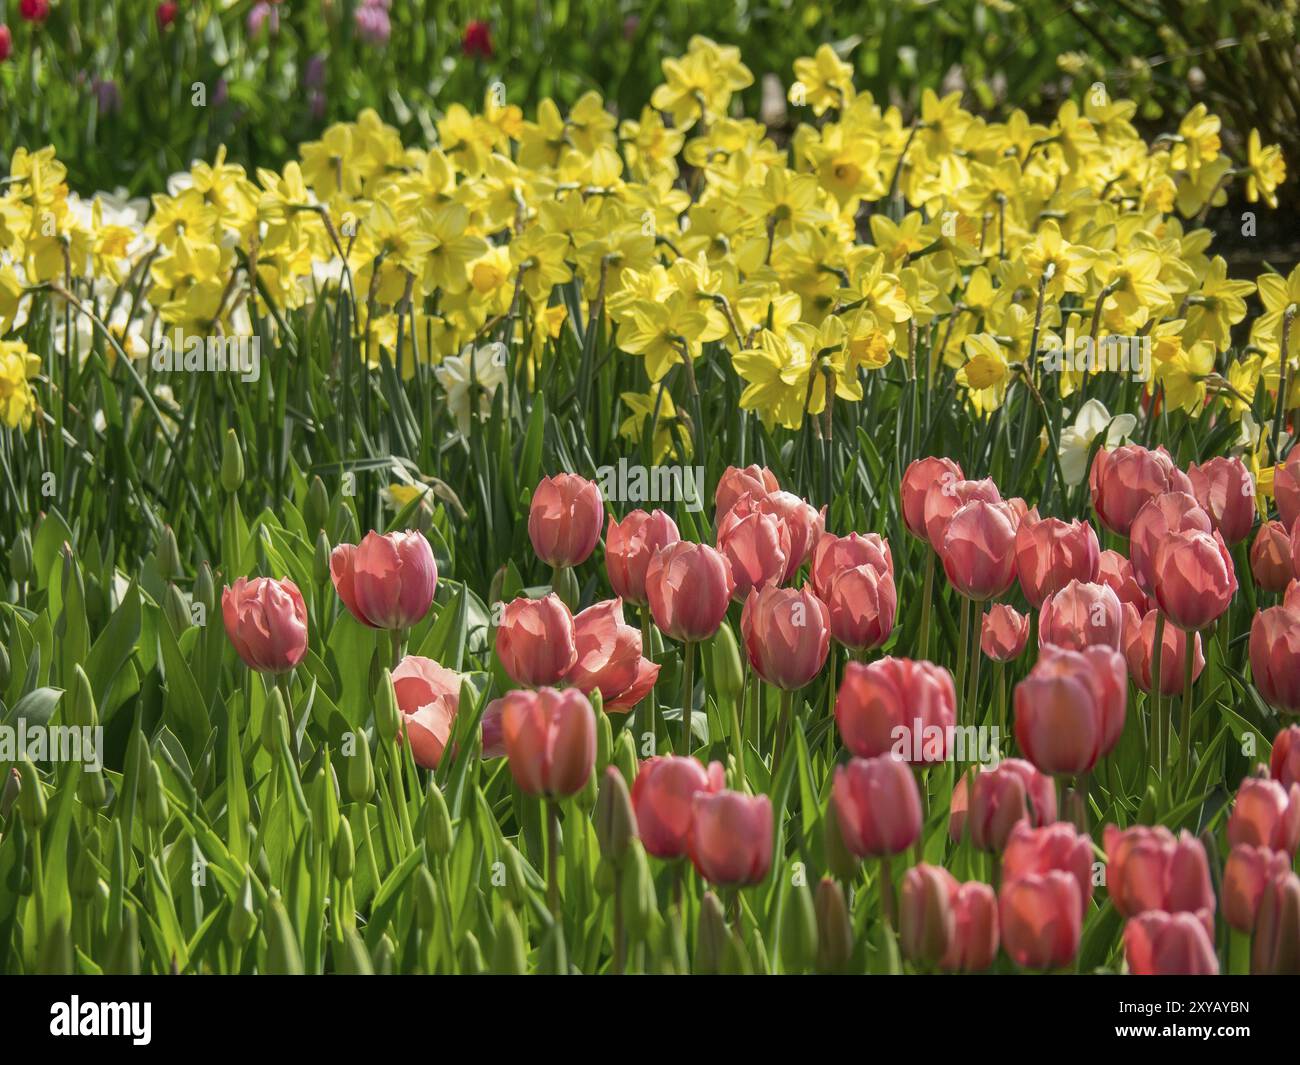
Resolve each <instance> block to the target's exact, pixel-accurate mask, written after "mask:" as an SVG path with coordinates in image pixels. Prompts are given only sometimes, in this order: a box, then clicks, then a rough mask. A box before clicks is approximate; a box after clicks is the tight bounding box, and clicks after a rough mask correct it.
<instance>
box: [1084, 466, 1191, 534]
mask: <svg viewBox="0 0 1300 1065" xmlns="http://www.w3.org/2000/svg"><path fill="white" fill-rule="evenodd" d="M1088 489H1089V491H1090V493H1091V495H1092V506H1093V509H1094V510H1095V511H1096V512H1097V517H1099V518H1100V519H1101V523H1102V524H1103V525H1105V526H1106V528H1108V529H1109V530H1110V531H1111V532H1113V533H1118V534H1119V535H1120V536H1127V535H1128V534H1129V529H1130V528H1132V525H1133V519H1134V518H1135V517H1137V512H1138V511H1139V510H1141V509H1142V506H1143V504H1145V503H1146V502H1147V500H1149V499H1153V498H1155V497H1156V496H1158V495H1162V494H1164V493H1165V492H1190V491H1191V490H1192V482H1191V481H1190V480H1189V479H1188V477H1187V474H1185V473H1183V471H1182V470H1180V469H1179V468H1178V467H1177V466H1175V465H1174V460H1173V459H1171V458H1170V457H1169V452H1167V451H1166V450H1165V449H1164V448H1162V447H1159V448H1156V450H1155V451H1148V450H1147V449H1146V448H1144V447H1139V446H1137V445H1136V444H1128V445H1125V446H1123V447H1117V448H1115V450H1114V451H1107V450H1105V449H1104V448H1103V449H1102V450H1101V451H1098V452H1097V455H1096V457H1095V458H1094V459H1093V460H1092V469H1090V470H1089V471H1088Z"/></svg>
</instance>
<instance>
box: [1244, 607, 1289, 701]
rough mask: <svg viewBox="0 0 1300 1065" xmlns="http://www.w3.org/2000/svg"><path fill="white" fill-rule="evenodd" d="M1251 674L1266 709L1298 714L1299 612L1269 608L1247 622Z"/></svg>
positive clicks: (1282, 608) (1281, 608)
mask: <svg viewBox="0 0 1300 1065" xmlns="http://www.w3.org/2000/svg"><path fill="white" fill-rule="evenodd" d="M1289 594H1290V593H1289V592H1288V595H1289ZM1250 675H1251V678H1252V679H1253V680H1254V682H1255V687H1256V688H1257V689H1259V694H1260V697H1261V698H1262V699H1263V700H1264V702H1266V703H1268V705H1269V706H1271V707H1273V708H1274V709H1276V710H1281V711H1282V712H1283V713H1287V714H1300V610H1295V609H1291V608H1289V607H1287V606H1285V605H1284V606H1272V607H1269V608H1268V609H1267V610H1261V611H1260V612H1259V613H1258V614H1256V615H1255V619H1254V621H1252V622H1251V623H1250Z"/></svg>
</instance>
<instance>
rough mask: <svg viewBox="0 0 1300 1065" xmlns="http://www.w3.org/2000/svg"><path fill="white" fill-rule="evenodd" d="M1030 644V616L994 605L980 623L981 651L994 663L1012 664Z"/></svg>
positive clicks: (1001, 604) (1005, 606)
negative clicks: (1026, 645) (1027, 644)
mask: <svg viewBox="0 0 1300 1065" xmlns="http://www.w3.org/2000/svg"><path fill="white" fill-rule="evenodd" d="M1028 642H1029V615H1027V614H1021V613H1020V612H1019V611H1017V610H1015V609H1013V608H1012V607H1009V606H1007V605H1006V604H1005V603H994V604H993V605H992V606H991V607H989V609H988V611H987V612H986V613H985V615H984V619H983V621H981V622H980V650H982V651H983V652H984V654H985V655H986V656H987V657H988V658H991V659H993V661H994V662H1010V661H1011V660H1012V659H1013V658H1019V657H1020V656H1021V654H1023V653H1024V650H1025V644H1026V643H1028Z"/></svg>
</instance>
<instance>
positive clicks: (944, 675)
mask: <svg viewBox="0 0 1300 1065" xmlns="http://www.w3.org/2000/svg"><path fill="white" fill-rule="evenodd" d="M956 706H957V694H956V689H955V688H954V686H953V682H952V674H951V673H949V672H948V671H947V670H946V669H944V668H943V667H942V666H937V665H935V664H934V663H932V662H918V661H915V660H913V659H910V658H893V657H885V658H882V659H880V660H879V661H876V662H871V663H867V664H864V663H862V662H849V663H848V664H847V665H846V666H845V667H844V680H843V681H842V682H841V684H840V690H839V693H838V694H837V696H836V699H835V723H836V725H837V726H838V727H839V730H840V737H841V738H842V739H843V740H844V746H845V747H847V748H848V749H849V750H850V751H852V752H853V753H854V754H856V755H857V756H858V757H860V758H875V757H877V756H879V755H885V754H889V753H891V752H893V753H896V754H898V755H899V756H900V757H902V758H904V760H905V761H907V762H909V763H911V764H913V765H925V764H928V763H932V762H942V761H943V760H944V759H945V758H946V757H947V754H948V731H949V729H950V728H951V727H952V726H953V725H954V724H955V722H956ZM918 730H919V732H920V734H919V735H917V732H918Z"/></svg>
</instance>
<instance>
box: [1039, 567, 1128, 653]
mask: <svg viewBox="0 0 1300 1065" xmlns="http://www.w3.org/2000/svg"><path fill="white" fill-rule="evenodd" d="M1123 634H1124V611H1123V610H1122V609H1121V608H1120V604H1119V596H1117V595H1116V594H1115V593H1114V592H1113V591H1112V590H1111V589H1110V588H1109V587H1108V586H1107V585H1105V584H1084V583H1082V582H1080V581H1070V583H1069V584H1067V585H1066V586H1065V587H1064V588H1062V589H1061V590H1060V591H1059V592H1056V593H1055V594H1054V595H1050V596H1048V597H1047V599H1045V600H1044V601H1043V607H1042V609H1041V610H1040V611H1039V613H1038V643H1039V645H1040V646H1042V645H1044V644H1055V645H1056V646H1057V647H1066V648H1069V649H1070V650H1071V651H1082V650H1083V649H1084V648H1085V647H1113V648H1115V649H1116V650H1118V649H1119V647H1120V645H1121V643H1122V642H1123Z"/></svg>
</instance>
